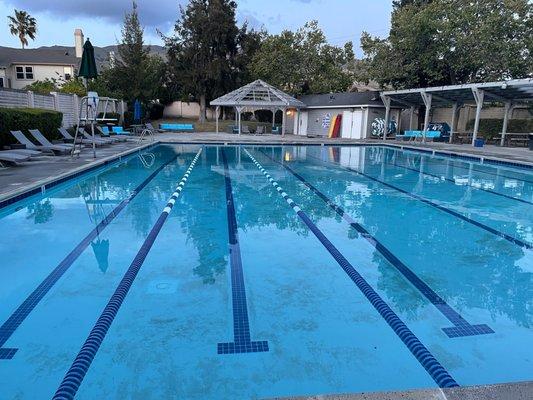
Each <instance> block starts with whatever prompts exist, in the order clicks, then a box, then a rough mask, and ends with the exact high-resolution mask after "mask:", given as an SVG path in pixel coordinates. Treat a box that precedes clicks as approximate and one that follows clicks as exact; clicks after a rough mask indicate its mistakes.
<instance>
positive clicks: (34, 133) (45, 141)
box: [28, 129, 74, 151]
mask: <svg viewBox="0 0 533 400" xmlns="http://www.w3.org/2000/svg"><path fill="white" fill-rule="evenodd" d="M28 131H29V132H30V134H31V135H32V136H33V137H34V138H35V140H37V141H38V142H39V143H40V144H41V145H42V146H46V147H52V146H61V147H63V148H64V149H66V150H67V151H70V150H72V148H73V147H74V144H72V143H62V144H56V145H54V144H53V143H51V142H50V141H49V140H48V139H47V138H45V137H44V136H43V134H42V133H41V132H40V131H39V129H28Z"/></svg>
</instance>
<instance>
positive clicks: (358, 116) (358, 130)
mask: <svg viewBox="0 0 533 400" xmlns="http://www.w3.org/2000/svg"><path fill="white" fill-rule="evenodd" d="M351 138H352V139H364V134H363V111H362V110H356V111H354V112H353V114H352V134H351Z"/></svg>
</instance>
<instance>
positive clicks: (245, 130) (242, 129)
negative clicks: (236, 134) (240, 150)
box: [241, 125, 252, 135]
mask: <svg viewBox="0 0 533 400" xmlns="http://www.w3.org/2000/svg"><path fill="white" fill-rule="evenodd" d="M241 133H246V134H247V135H249V134H251V133H252V132H250V127H249V126H248V125H243V126H242V127H241Z"/></svg>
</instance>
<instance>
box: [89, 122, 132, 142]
mask: <svg viewBox="0 0 533 400" xmlns="http://www.w3.org/2000/svg"><path fill="white" fill-rule="evenodd" d="M94 128H95V129H96V131H95V132H94V133H95V134H98V136H100V138H103V139H109V140H112V141H113V142H116V143H118V142H125V141H126V140H128V138H126V137H118V135H114V136H111V135H110V133H109V129H108V128H107V126H99V125H96V126H95V127H94Z"/></svg>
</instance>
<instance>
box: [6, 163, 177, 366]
mask: <svg viewBox="0 0 533 400" xmlns="http://www.w3.org/2000/svg"><path fill="white" fill-rule="evenodd" d="M177 157H178V156H177V155H176V156H173V157H172V158H171V159H170V160H169V161H167V162H165V163H164V164H162V165H161V166H160V167H158V168H157V169H156V170H155V171H154V172H152V173H151V174H150V175H149V176H148V177H147V178H146V179H145V180H144V181H143V182H142V183H141V184H140V185H139V186H137V187H136V188H135V189H134V190H133V192H131V194H130V195H129V196H128V198H126V199H124V200H122V201H121V202H120V203H119V204H118V205H117V206H116V207H115V208H114V209H113V210H112V211H111V212H110V213H109V214H107V215H106V216H105V218H104V219H103V220H102V221H101V222H100V223H99V224H98V225H96V227H95V228H94V229H93V230H92V231H91V232H89V234H88V235H87V236H85V237H84V238H83V239H82V241H81V242H80V243H79V244H78V245H77V246H76V247H75V248H74V250H72V251H71V252H70V253H69V254H68V255H67V256H66V257H65V258H64V259H63V260H62V261H61V262H60V263H59V264H58V266H57V267H56V268H54V270H53V271H52V272H51V273H50V274H49V275H48V276H47V277H46V278H45V279H44V280H43V281H42V282H41V283H40V284H39V286H37V288H36V289H35V290H34V291H33V292H32V293H31V294H30V295H29V296H28V297H27V298H26V299H25V300H24V301H23V302H22V304H20V305H19V306H18V308H17V309H16V310H15V311H14V312H13V314H11V315H10V316H9V318H8V319H7V320H6V321H5V322H4V323H3V324H2V326H0V360H2V359H3V360H9V359H12V358H13V356H14V355H15V353H16V352H17V350H18V349H13V348H4V347H2V346H3V345H4V344H5V343H6V342H7V341H8V340H9V338H10V337H11V336H12V335H13V333H14V332H15V331H16V330H17V328H18V327H19V326H20V325H21V324H22V322H24V320H25V319H26V318H27V317H28V315H29V314H30V313H31V312H32V311H33V309H34V308H35V307H36V306H37V305H38V304H39V302H40V301H41V300H42V299H43V297H44V296H45V295H46V294H47V293H48V292H49V291H50V289H52V287H53V286H54V285H55V284H56V283H57V281H58V280H59V279H60V278H61V277H62V276H63V275H64V274H65V272H67V270H68V269H69V268H70V267H71V266H72V264H73V263H74V261H76V260H77V259H78V257H79V256H80V255H81V253H83V252H84V251H85V249H86V248H87V247H88V246H89V244H91V242H92V241H93V240H94V239H96V237H97V236H98V235H99V234H100V233H102V231H103V230H104V229H105V228H106V227H107V226H108V225H109V224H110V223H111V222H112V221H113V220H114V219H115V218H116V217H117V216H118V215H119V214H120V212H121V211H122V210H123V209H124V208H125V207H126V206H127V205H128V204H129V203H130V202H131V201H132V200H133V199H134V198H135V197H136V196H137V195H138V194H139V193H140V192H141V191H142V190H143V189H144V188H145V187H146V185H148V184H149V183H150V182H151V181H152V180H153V179H154V178H155V177H156V175H158V174H159V173H160V172H161V171H162V170H163V169H164V168H165V167H166V166H167V165H169V164H170V163H172V162H174V160H176V158H177Z"/></svg>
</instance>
